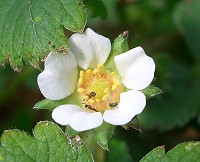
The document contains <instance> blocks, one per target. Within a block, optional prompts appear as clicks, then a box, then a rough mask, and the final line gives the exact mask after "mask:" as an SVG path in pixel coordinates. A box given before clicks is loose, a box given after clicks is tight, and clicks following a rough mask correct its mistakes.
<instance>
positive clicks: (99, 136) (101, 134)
mask: <svg viewBox="0 0 200 162" xmlns="http://www.w3.org/2000/svg"><path fill="white" fill-rule="evenodd" d="M115 127H116V126H114V125H111V124H108V123H106V122H103V124H102V125H101V126H100V127H97V128H96V129H93V130H92V131H93V133H94V138H95V140H96V142H97V143H98V144H99V145H100V146H101V147H102V148H103V149H104V150H107V151H108V150H109V149H108V141H109V140H110V139H111V137H112V136H113V134H114V130H115Z"/></svg>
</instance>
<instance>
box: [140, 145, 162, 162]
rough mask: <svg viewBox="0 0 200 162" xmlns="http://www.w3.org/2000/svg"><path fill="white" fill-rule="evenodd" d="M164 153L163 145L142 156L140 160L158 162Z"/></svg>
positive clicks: (141, 161) (142, 161)
mask: <svg viewBox="0 0 200 162" xmlns="http://www.w3.org/2000/svg"><path fill="white" fill-rule="evenodd" d="M164 155H165V148H164V147H163V146H160V147H156V148H155V149H153V150H152V151H151V152H149V153H148V154H147V155H146V156H145V157H143V158H142V159H141V160H140V162H151V161H153V162H160V161H161V159H162V157H163V156H164Z"/></svg>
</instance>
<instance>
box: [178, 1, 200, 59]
mask: <svg viewBox="0 0 200 162" xmlns="http://www.w3.org/2000/svg"><path fill="white" fill-rule="evenodd" d="M199 15H200V1H199V0H192V1H182V2H181V3H180V4H178V5H177V7H176V8H175V9H174V21H175V23H176V26H177V28H178V30H179V31H180V33H181V34H182V35H183V37H184V38H185V40H186V42H187V44H188V45H189V47H190V50H191V53H192V54H193V56H194V58H195V61H198V62H199V61H200V55H199V53H200V45H199V41H200V28H199V24H200V19H199Z"/></svg>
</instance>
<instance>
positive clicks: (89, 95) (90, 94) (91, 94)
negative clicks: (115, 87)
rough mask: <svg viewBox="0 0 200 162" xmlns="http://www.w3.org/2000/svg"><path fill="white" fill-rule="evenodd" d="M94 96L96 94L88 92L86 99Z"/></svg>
mask: <svg viewBox="0 0 200 162" xmlns="http://www.w3.org/2000/svg"><path fill="white" fill-rule="evenodd" d="M95 96H96V93H95V92H90V93H89V94H88V97H89V98H92V97H95Z"/></svg>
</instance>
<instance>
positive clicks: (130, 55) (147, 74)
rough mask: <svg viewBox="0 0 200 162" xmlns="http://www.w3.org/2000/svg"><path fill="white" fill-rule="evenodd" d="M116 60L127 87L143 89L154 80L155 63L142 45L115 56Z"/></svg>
mask: <svg viewBox="0 0 200 162" xmlns="http://www.w3.org/2000/svg"><path fill="white" fill-rule="evenodd" d="M114 61H115V65H116V67H117V70H118V72H119V74H120V75H121V78H122V83H123V84H124V86H125V87H126V88H129V89H135V90H141V89H144V88H146V87H147V86H148V85H149V84H150V83H151V82H152V80H153V77H154V72H155V63H154V61H153V59H152V58H151V57H149V56H147V55H146V54H145V52H144V50H143V49H142V48H141V47H136V48H133V49H131V50H129V51H128V52H125V53H123V54H120V55H118V56H115V58H114Z"/></svg>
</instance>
